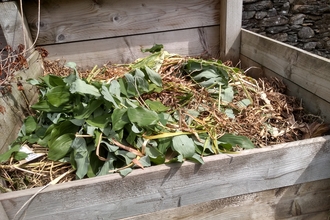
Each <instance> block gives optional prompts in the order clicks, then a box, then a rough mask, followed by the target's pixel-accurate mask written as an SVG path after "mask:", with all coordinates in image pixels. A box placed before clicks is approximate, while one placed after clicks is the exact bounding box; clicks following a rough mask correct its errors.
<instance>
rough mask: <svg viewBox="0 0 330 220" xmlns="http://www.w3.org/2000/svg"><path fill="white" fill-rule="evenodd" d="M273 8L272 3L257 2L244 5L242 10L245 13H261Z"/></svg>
mask: <svg viewBox="0 0 330 220" xmlns="http://www.w3.org/2000/svg"><path fill="white" fill-rule="evenodd" d="M270 8H273V3H272V1H270V0H268V1H258V2H255V3H251V4H246V5H244V9H245V10H247V11H261V10H267V9H270Z"/></svg>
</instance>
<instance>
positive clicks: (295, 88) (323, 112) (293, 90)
mask: <svg viewBox="0 0 330 220" xmlns="http://www.w3.org/2000/svg"><path fill="white" fill-rule="evenodd" d="M240 60H241V64H242V66H241V68H243V69H248V68H251V67H252V68H251V69H250V70H249V71H248V72H247V75H249V76H252V77H254V78H258V77H277V78H279V79H282V80H283V82H284V84H285V85H286V86H287V91H286V94H287V95H290V96H294V97H297V98H298V99H300V100H302V103H303V107H304V109H305V110H306V111H308V112H309V113H311V114H314V115H317V116H320V117H321V118H322V119H324V121H325V122H326V123H330V115H329V109H330V103H329V102H327V101H325V100H324V99H322V98H320V97H318V96H316V95H314V94H313V93H311V92H310V91H308V90H306V89H304V88H302V87H301V86H299V85H297V84H295V83H294V82H292V81H290V80H288V79H287V78H285V77H282V76H280V75H279V74H277V73H275V72H273V71H271V70H270V69H268V68H266V67H263V66H262V65H260V64H259V63H256V62H254V61H253V60H251V59H250V58H248V57H246V56H243V55H241V56H240Z"/></svg>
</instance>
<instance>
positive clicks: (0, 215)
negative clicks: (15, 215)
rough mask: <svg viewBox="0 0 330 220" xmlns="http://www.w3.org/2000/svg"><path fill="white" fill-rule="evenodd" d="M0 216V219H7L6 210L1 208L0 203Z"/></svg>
mask: <svg viewBox="0 0 330 220" xmlns="http://www.w3.org/2000/svg"><path fill="white" fill-rule="evenodd" d="M0 218H1V220H9V218H8V216H7V214H6V210H5V209H4V208H3V206H2V204H1V203H0Z"/></svg>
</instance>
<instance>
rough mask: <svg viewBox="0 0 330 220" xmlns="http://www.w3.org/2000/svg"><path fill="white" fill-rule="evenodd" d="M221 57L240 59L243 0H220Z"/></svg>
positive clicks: (234, 60) (233, 59) (222, 58)
mask: <svg viewBox="0 0 330 220" xmlns="http://www.w3.org/2000/svg"><path fill="white" fill-rule="evenodd" d="M220 2H221V4H220V58H221V60H224V61H226V60H231V61H232V62H233V64H234V65H236V64H237V63H238V61H239V51H240V36H241V26H242V9H243V0H220Z"/></svg>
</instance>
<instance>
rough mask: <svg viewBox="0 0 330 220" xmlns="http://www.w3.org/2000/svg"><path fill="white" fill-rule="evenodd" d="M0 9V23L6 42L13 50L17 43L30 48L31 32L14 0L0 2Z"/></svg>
mask: <svg viewBox="0 0 330 220" xmlns="http://www.w3.org/2000/svg"><path fill="white" fill-rule="evenodd" d="M0 11H1V13H0V25H1V29H2V31H3V34H4V37H5V39H6V42H7V44H8V45H10V46H11V47H12V48H13V49H15V50H16V49H17V46H18V45H19V44H22V45H25V48H30V47H31V46H32V44H33V40H32V38H31V33H30V30H29V29H28V25H27V22H26V19H25V16H23V18H22V17H21V13H20V10H19V7H18V5H17V4H16V2H14V1H9V2H0Z"/></svg>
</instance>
